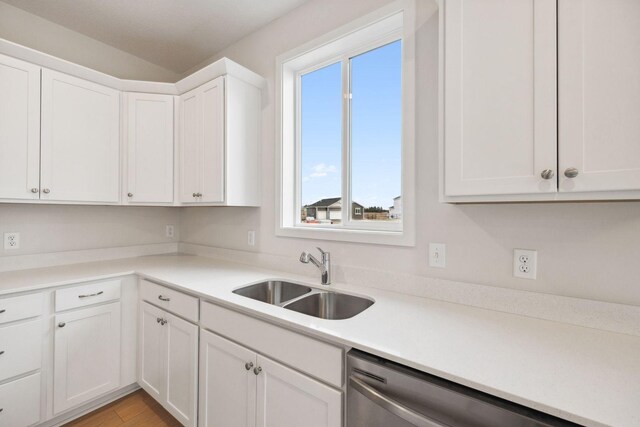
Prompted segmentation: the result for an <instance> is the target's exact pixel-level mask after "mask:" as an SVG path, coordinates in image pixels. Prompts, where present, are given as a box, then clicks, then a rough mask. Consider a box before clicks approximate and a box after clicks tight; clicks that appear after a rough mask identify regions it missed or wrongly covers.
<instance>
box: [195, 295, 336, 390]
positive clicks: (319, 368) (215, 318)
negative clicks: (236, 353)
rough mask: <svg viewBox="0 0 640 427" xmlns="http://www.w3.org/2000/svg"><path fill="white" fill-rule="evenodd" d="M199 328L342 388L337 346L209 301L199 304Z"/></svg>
mask: <svg viewBox="0 0 640 427" xmlns="http://www.w3.org/2000/svg"><path fill="white" fill-rule="evenodd" d="M200 325H201V326H202V327H204V328H207V329H209V330H211V331H213V332H216V333H218V334H220V335H222V336H225V337H227V338H229V339H231V340H233V341H236V342H238V343H240V344H242V345H245V346H247V347H249V348H251V349H253V350H255V351H257V352H258V353H261V354H263V355H265V356H269V357H271V358H273V359H276V360H279V361H280V362H282V363H284V364H286V365H289V366H291V367H293V368H296V369H298V370H300V371H302V372H304V373H306V374H308V375H311V376H313V377H316V378H318V379H320V380H323V381H325V382H327V383H329V384H331V385H334V386H336V387H342V383H343V365H344V362H343V358H344V351H343V349H342V348H340V347H335V346H333V345H331V344H327V343H324V342H322V341H317V340H315V339H313V338H310V337H307V336H305V335H302V334H298V333H296V332H293V331H289V330H287V329H284V328H281V327H279V326H276V325H272V324H270V323H267V322H263V321H261V320H258V319H255V318H253V317H250V316H246V315H244V314H241V313H238V312H236V311H233V310H229V309H226V308H223V307H220V306H217V305H214V304H211V303H208V302H203V303H202V310H201V319H200Z"/></svg>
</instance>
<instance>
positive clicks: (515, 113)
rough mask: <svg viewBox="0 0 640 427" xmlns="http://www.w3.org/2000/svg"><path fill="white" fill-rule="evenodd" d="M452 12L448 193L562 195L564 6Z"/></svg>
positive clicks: (488, 0)
mask: <svg viewBox="0 0 640 427" xmlns="http://www.w3.org/2000/svg"><path fill="white" fill-rule="evenodd" d="M444 8H445V10H444V13H445V29H444V31H445V36H444V37H445V46H444V47H445V55H444V57H445V66H444V82H445V83H444V84H445V89H444V90H445V111H444V120H445V121H444V138H445V146H444V177H445V185H444V192H445V196H461V195H464V196H471V195H505V194H531V193H554V192H556V179H555V176H550V175H551V173H553V174H555V172H556V164H557V161H556V105H557V102H556V1H555V0H447V1H446V3H445V4H444ZM545 170H548V171H551V172H547V173H546V174H543V171H545ZM543 175H544V176H546V177H548V178H549V179H545V178H544V177H543Z"/></svg>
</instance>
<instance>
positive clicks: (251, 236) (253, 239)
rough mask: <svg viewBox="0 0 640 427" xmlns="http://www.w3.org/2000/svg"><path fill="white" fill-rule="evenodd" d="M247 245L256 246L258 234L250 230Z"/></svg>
mask: <svg viewBox="0 0 640 427" xmlns="http://www.w3.org/2000/svg"><path fill="white" fill-rule="evenodd" d="M247 245H249V246H255V245H256V232H255V231H253V230H249V232H248V233H247Z"/></svg>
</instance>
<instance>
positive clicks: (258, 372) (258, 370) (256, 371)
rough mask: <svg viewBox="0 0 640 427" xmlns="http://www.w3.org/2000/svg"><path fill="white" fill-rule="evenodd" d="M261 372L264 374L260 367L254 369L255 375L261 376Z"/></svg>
mask: <svg viewBox="0 0 640 427" xmlns="http://www.w3.org/2000/svg"><path fill="white" fill-rule="evenodd" d="M260 372H262V368H261V367H260V366H256V367H255V368H253V373H254V374H256V375H260Z"/></svg>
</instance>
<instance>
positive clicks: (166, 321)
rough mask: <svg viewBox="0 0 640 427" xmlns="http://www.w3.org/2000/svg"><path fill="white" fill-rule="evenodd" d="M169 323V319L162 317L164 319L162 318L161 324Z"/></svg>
mask: <svg viewBox="0 0 640 427" xmlns="http://www.w3.org/2000/svg"><path fill="white" fill-rule="evenodd" d="M167 323H169V321H168V320H167V319H162V320H160V324H161V325H162V326H164V325H166V324H167Z"/></svg>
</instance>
